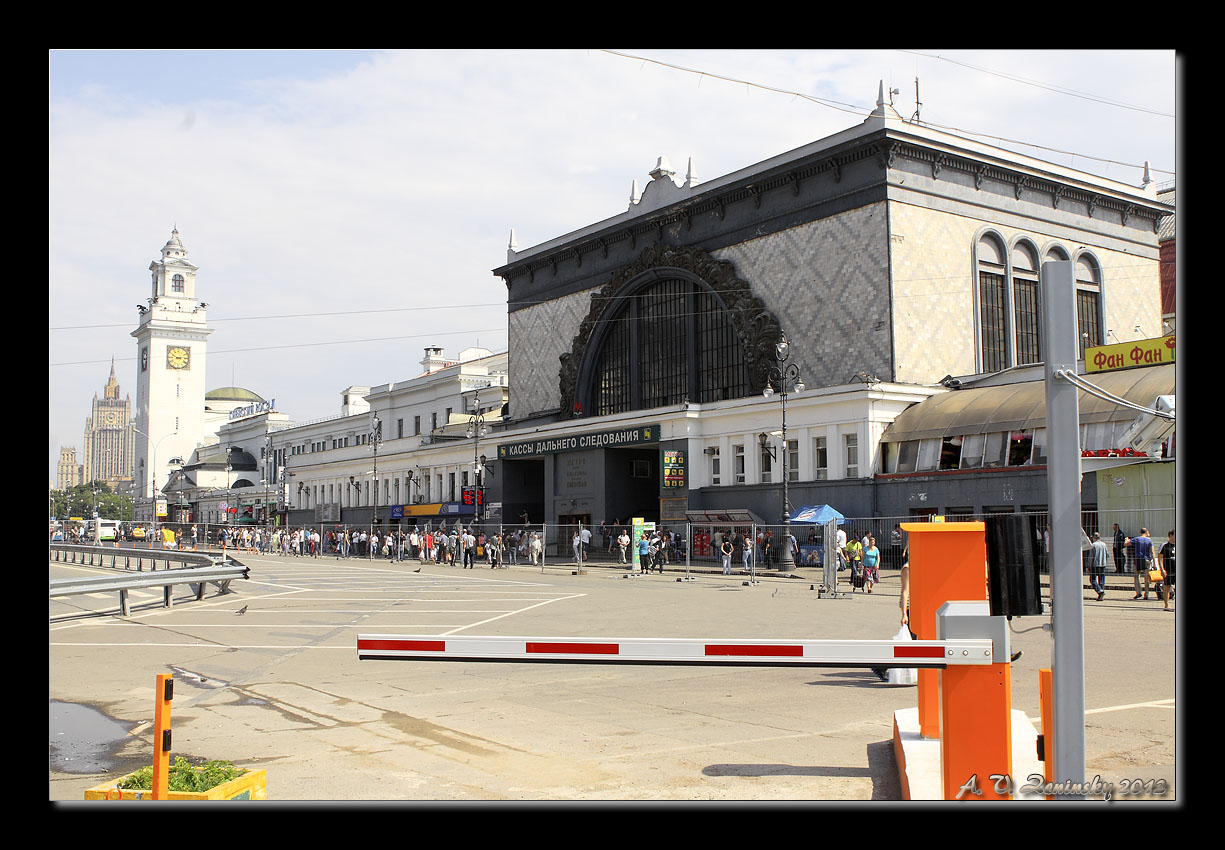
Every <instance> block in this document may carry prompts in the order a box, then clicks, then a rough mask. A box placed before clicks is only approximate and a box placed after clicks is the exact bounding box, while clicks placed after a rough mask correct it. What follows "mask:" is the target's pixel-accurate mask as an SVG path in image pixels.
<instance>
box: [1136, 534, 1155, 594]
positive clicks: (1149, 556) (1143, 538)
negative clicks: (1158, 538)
mask: <svg viewBox="0 0 1225 850" xmlns="http://www.w3.org/2000/svg"><path fill="white" fill-rule="evenodd" d="M1131 556H1132V559H1133V560H1134V561H1135V566H1136V575H1135V585H1136V595H1135V596H1133V597H1132V599H1139V598H1140V579H1141V578H1143V579H1144V598H1145V599H1148V591H1149V577H1148V570H1149V565H1150V564H1151V563H1152V562H1153V541H1152V539H1151V538H1150V537H1149V536H1148V529H1147V528H1142V529H1140V536H1139V537H1133V538H1132V539H1131Z"/></svg>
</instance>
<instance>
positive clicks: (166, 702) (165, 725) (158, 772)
mask: <svg viewBox="0 0 1225 850" xmlns="http://www.w3.org/2000/svg"><path fill="white" fill-rule="evenodd" d="M156 697H157V701H156V702H155V704H154V717H153V799H154V800H166V799H168V798H169V792H168V788H167V786H168V784H169V781H170V700H171V699H173V698H174V677H173V676H171V675H170V674H169V673H159V674H158V677H157V693H156Z"/></svg>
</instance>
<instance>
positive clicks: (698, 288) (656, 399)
mask: <svg viewBox="0 0 1225 850" xmlns="http://www.w3.org/2000/svg"><path fill="white" fill-rule="evenodd" d="M622 300H623V302H624V303H623V304H622V306H621V307H620V309H617V310H615V311H614V312H613V313H612V315H611V317H609V318H607V319H605V320H604V321H605V322H606V323H607V327H606V328H605V330H604V333H603V335H602V337H601V339H600V342H599V343H597V344H598V345H599V346H600V349H599V351H598V352H596V353H595V357H594V360H593V361H592V362H593V364H594V366H593V368H592V371H591V372H590V376H591V380H590V383H589V386H590V388H591V389H590V393H591V395H590V399H589V405H588V411H587V412H589V413H590V414H592V415H595V416H606V415H609V414H615V413H623V412H625V411H627V410H637V409H642V408H651V407H666V406H676V405H680V404H682V403H684V402H686V401H694V402H697V403H706V402H713V401H722V400H724V399H732V398H742V397H744V396H745V395H747V394H748V376H747V370H746V369H745V364H744V354H743V348H742V346H741V343H740V339H739V336H738V335H737V333H736V330H735V327H734V325H733V323H732V321H731V319H730V317H729V316H728V314H727V309H726V307H725V306H724V304H723V303H722V301H721V300H720V299H719V297H718V296H717V295H715V293H714V292H712V291H710V290H708V289H706V288H705V287H704V286H703V285H702V284H699V283H696V282H694V281H691V280H683V279H679V278H672V279H667V280H660V281H656V282H654V283H651V284H650V285H648V286H645V287H643V288H641V289H638V290H637V291H635V292H634V293H632V294H631V295H629V296H626V297H625V298H624V299H622Z"/></svg>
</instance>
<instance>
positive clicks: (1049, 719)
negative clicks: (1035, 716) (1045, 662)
mask: <svg viewBox="0 0 1225 850" xmlns="http://www.w3.org/2000/svg"><path fill="white" fill-rule="evenodd" d="M1054 694H1055V677H1054V674H1053V673H1052V672H1051V668H1050V667H1043V668H1041V669H1040V670H1038V701H1039V702H1040V703H1041V705H1042V734H1041V735H1040V736H1039V737H1038V741H1039V743H1040V744H1041V749H1040V751H1039V753H1038V758H1039V760H1040V761H1041V762H1042V775H1043V776H1044V777H1045V779H1046V781H1047V783H1048V784H1049V783H1052V782H1054V781H1055V707H1054ZM1046 799H1048V800H1053V799H1055V796H1054V795H1053V794H1047V795H1046Z"/></svg>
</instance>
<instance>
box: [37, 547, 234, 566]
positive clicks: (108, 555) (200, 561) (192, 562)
mask: <svg viewBox="0 0 1225 850" xmlns="http://www.w3.org/2000/svg"><path fill="white" fill-rule="evenodd" d="M49 557H50V559H51V560H52V561H60V562H62V563H68V564H85V565H88V566H95V567H106V566H109V567H111V568H113V569H125V570H130V569H133V568H135V569H136V570H137V571H138V572H140V571H143V570H144V569H145V565H146V564H147V565H148V567H149V569H150V570H156V569H157V568H158V566H157V565H158V564H159V563H161V564H163V565H164V566H163V567H162V569H164V570H170V569H174V567H172V566H171V565H172V564H180V565H181V568H182V569H186V568H188V567H215V566H219V565H222V564H229V563H234V564H236V563H238V562H237V561H235V560H234V559H233V558H230V557H229V556H228V555H223V554H220V553H217V554H210V553H208V552H191V551H188V550H178V549H129V548H126V547H122V546H84V545H80V544H77V543H52V544H51V547H50V552H49Z"/></svg>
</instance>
